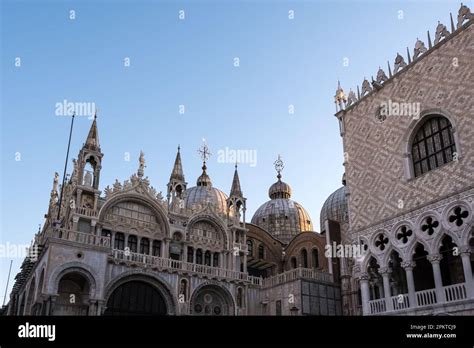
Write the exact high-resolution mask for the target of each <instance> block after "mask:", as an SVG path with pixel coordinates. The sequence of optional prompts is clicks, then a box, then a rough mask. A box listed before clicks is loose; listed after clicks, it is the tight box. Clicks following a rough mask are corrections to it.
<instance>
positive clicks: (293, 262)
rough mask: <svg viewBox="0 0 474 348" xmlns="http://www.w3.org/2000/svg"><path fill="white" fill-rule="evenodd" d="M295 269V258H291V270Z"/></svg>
mask: <svg viewBox="0 0 474 348" xmlns="http://www.w3.org/2000/svg"><path fill="white" fill-rule="evenodd" d="M296 267H297V264H296V257H294V256H293V257H292V258H291V268H296Z"/></svg>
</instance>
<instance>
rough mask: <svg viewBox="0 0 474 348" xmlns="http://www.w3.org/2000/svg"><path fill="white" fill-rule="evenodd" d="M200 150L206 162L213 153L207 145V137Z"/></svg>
mask: <svg viewBox="0 0 474 348" xmlns="http://www.w3.org/2000/svg"><path fill="white" fill-rule="evenodd" d="M198 152H199V153H200V154H201V158H202V160H203V161H204V162H206V161H207V160H208V159H209V157H211V155H212V153H211V152H210V151H209V147H208V146H207V143H206V140H205V139H203V144H202V146H201V147H200V148H199V150H198Z"/></svg>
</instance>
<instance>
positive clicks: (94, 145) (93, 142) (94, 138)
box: [84, 115, 100, 152]
mask: <svg viewBox="0 0 474 348" xmlns="http://www.w3.org/2000/svg"><path fill="white" fill-rule="evenodd" d="M84 147H86V148H88V149H90V150H94V151H99V152H100V144H99V131H98V130H97V115H94V121H93V122H92V125H91V129H90V130H89V134H88V135H87V139H86V143H85V145H84Z"/></svg>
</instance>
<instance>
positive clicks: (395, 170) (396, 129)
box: [336, 21, 474, 232]
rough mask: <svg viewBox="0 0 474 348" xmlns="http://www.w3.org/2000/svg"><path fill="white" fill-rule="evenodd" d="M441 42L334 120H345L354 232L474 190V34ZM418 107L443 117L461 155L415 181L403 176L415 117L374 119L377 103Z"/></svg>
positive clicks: (467, 29)
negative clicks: (449, 127)
mask: <svg viewBox="0 0 474 348" xmlns="http://www.w3.org/2000/svg"><path fill="white" fill-rule="evenodd" d="M470 24H472V21H471V23H468V25H466V26H465V27H464V28H463V29H462V30H460V31H457V32H456V33H454V34H453V35H452V36H451V37H448V39H446V40H445V41H441V43H439V44H438V45H436V46H434V47H433V48H432V49H430V50H429V51H428V52H426V53H425V54H424V55H422V56H421V57H419V58H418V60H417V61H416V62H414V63H413V64H410V65H409V66H408V67H406V68H405V69H406V70H405V71H404V70H402V71H401V72H399V73H398V74H396V75H395V76H394V77H393V78H392V79H390V80H389V81H387V82H386V83H385V84H384V85H383V87H382V88H381V89H380V90H378V91H374V92H372V93H371V94H370V95H367V96H366V97H364V98H362V99H361V100H360V101H359V102H358V103H356V104H355V105H352V106H350V107H347V108H346V110H343V111H341V112H339V113H338V114H336V116H337V117H338V118H339V119H342V120H343V143H344V151H345V159H346V161H345V167H346V179H347V185H348V188H349V215H350V216H349V218H350V226H351V230H352V232H356V231H360V230H363V229H365V228H367V227H368V226H371V225H374V224H377V223H380V222H381V221H383V220H386V219H388V218H393V217H395V216H397V215H399V214H404V213H406V212H408V211H411V210H413V209H416V208H419V207H421V206H423V205H426V204H428V203H429V202H432V201H435V200H438V199H441V198H443V197H446V196H449V195H452V194H454V193H456V192H460V191H464V190H466V189H468V188H469V187H472V185H473V184H474V64H473V61H474V37H473V31H474V26H472V25H470ZM389 101H391V102H399V103H406V102H408V103H420V111H421V117H423V113H424V112H425V113H426V112H428V111H434V112H441V113H442V114H444V115H445V116H447V117H448V118H449V119H450V120H451V121H452V123H453V127H454V128H455V132H456V134H457V139H458V142H459V144H457V145H459V147H458V148H457V151H458V152H459V158H458V161H453V162H451V163H449V164H446V165H444V166H442V167H440V168H438V169H435V170H433V171H431V172H428V173H425V174H424V175H421V176H419V177H417V178H410V175H408V174H407V163H408V159H407V158H406V156H405V155H404V154H405V153H407V149H408V152H410V151H411V147H410V146H409V145H407V144H409V136H410V134H411V133H412V130H413V128H414V127H415V126H416V124H417V122H419V120H416V119H414V118H413V117H412V116H388V117H387V118H386V119H385V120H384V121H383V122H380V121H379V120H377V118H376V112H377V109H378V108H379V107H380V105H381V104H382V103H388V102H389Z"/></svg>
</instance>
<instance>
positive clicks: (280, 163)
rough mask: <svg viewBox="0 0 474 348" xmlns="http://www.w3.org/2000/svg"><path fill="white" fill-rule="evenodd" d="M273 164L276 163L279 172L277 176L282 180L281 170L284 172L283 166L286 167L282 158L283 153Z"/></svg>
mask: <svg viewBox="0 0 474 348" xmlns="http://www.w3.org/2000/svg"><path fill="white" fill-rule="evenodd" d="M273 164H274V165H275V170H276V171H277V173H278V175H277V178H278V180H280V179H281V172H282V170H283V168H285V164H284V163H283V160H282V159H281V155H278V159H277V160H276V161H275V162H274V163H273Z"/></svg>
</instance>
